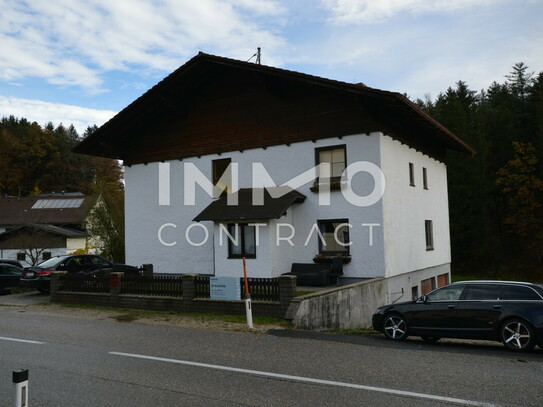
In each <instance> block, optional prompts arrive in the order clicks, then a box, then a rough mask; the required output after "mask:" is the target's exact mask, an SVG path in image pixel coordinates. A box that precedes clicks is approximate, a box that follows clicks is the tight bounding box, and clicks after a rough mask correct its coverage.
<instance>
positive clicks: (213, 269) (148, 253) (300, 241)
mask: <svg viewBox="0 0 543 407" xmlns="http://www.w3.org/2000/svg"><path fill="white" fill-rule="evenodd" d="M380 137H381V133H372V134H370V135H352V136H345V137H342V138H341V139H339V138H337V137H336V138H331V139H325V140H316V142H311V141H309V142H301V143H293V144H291V145H290V146H286V145H282V146H273V147H268V148H266V149H262V148H260V149H250V150H244V151H243V152H240V151H234V152H227V153H223V154H221V155H220V156H219V155H217V154H214V155H206V156H201V157H200V158H197V157H195V158H191V159H184V160H183V161H177V160H173V161H167V162H166V164H169V174H170V182H169V188H170V194H169V198H170V199H169V201H170V202H169V205H159V163H149V164H148V165H144V164H138V165H133V166H131V167H128V168H126V171H125V179H126V199H125V202H126V204H125V205H126V261H127V263H128V264H144V263H152V264H154V269H155V272H157V273H200V274H212V275H217V276H221V275H226V276H228V275H239V274H237V273H239V271H240V270H241V269H240V267H239V265H238V264H237V263H236V262H234V261H227V259H226V257H227V256H225V257H223V259H222V261H220V259H219V258H218V256H219V254H220V253H221V252H222V253H223V254H222V255H224V253H225V250H226V253H227V247H223V248H219V247H217V244H216V243H217V242H216V240H215V238H214V237H213V235H214V234H215V232H216V231H217V229H216V228H215V227H214V225H213V222H200V225H202V226H204V227H205V228H206V229H207V231H208V233H209V238H208V239H207V240H205V242H204V243H203V244H202V245H200V246H191V245H190V244H189V243H188V242H187V241H186V239H185V233H186V230H187V228H188V227H189V226H191V225H192V224H193V222H192V219H193V218H194V217H195V216H196V215H198V214H199V213H200V212H201V211H202V210H203V209H204V208H205V207H207V206H208V205H209V204H210V203H211V201H212V199H211V198H210V197H209V196H208V195H207V194H206V193H205V192H204V191H203V190H202V189H201V188H200V187H196V205H193V206H190V205H184V202H183V197H184V192H183V185H184V165H185V164H188V163H191V164H194V165H195V166H196V167H197V168H198V169H199V170H200V171H201V172H202V173H203V174H204V175H205V176H206V177H207V178H208V179H212V177H211V170H212V160H215V159H223V158H231V159H232V162H233V163H238V164H239V188H248V187H251V186H252V163H254V162H255V163H262V164H263V166H264V167H265V168H266V170H267V171H268V173H269V174H270V176H271V178H272V179H273V180H274V182H275V183H276V184H277V185H279V184H281V183H284V182H286V181H288V180H290V179H292V178H294V177H295V176H297V175H299V174H302V173H303V172H305V171H307V170H309V169H311V168H313V166H314V165H315V149H316V148H319V147H327V146H335V145H346V147H347V164H351V163H353V162H355V161H369V162H372V163H374V164H376V165H378V166H379V165H380V162H379V160H380V153H379V149H380ZM350 182H351V184H352V186H353V189H354V190H355V191H356V193H357V194H359V195H365V194H368V193H369V192H371V190H372V189H373V179H372V178H371V177H370V176H369V175H368V174H366V173H358V174H356V175H354V176H352V177H350ZM312 185H313V182H308V183H307V184H306V185H305V186H303V187H301V188H298V190H299V192H301V193H303V194H304V195H306V196H307V199H306V201H305V202H304V203H303V204H294V205H293V206H292V207H291V208H290V209H289V210H288V211H287V215H288V214H290V215H289V216H291V217H292V219H291V222H292V225H293V226H294V227H295V229H296V235H295V237H294V239H293V242H294V244H295V247H294V248H293V249H292V261H294V262H299V263H311V262H312V261H313V257H314V256H315V255H316V254H317V253H318V237H317V235H316V234H315V233H314V234H313V235H312V237H311V238H310V239H309V241H308V242H307V244H305V243H306V240H307V237H308V235H309V233H310V231H311V227H312V226H313V224H314V223H316V222H317V220H323V219H338V218H347V219H349V222H350V223H352V224H353V229H352V230H351V233H350V236H351V241H352V242H353V245H352V247H351V252H352V261H351V263H350V264H346V265H345V267H344V273H345V275H346V276H348V277H375V276H384V251H383V233H382V228H375V230H374V232H375V233H374V236H373V245H372V246H371V247H370V246H369V233H368V232H369V231H368V228H366V227H363V226H362V223H377V224H382V223H383V219H382V206H381V202H378V203H377V204H375V205H372V206H371V207H363V208H361V207H357V206H353V205H352V204H351V203H349V202H348V201H347V200H346V199H345V197H344V196H343V195H342V193H341V191H332V192H331V205H330V206H320V205H319V203H318V194H316V193H314V192H311V191H310V187H311V186H312ZM164 224H169V226H166V227H165V228H164V229H163V233H162V238H163V241H164V242H166V243H167V244H169V246H167V245H164V244H163V243H161V242H160V241H159V239H158V236H157V234H158V231H159V228H160V227H161V226H162V225H164ZM270 226H271V227H270V228H269V229H270V232H273V230H272V229H273V228H274V226H273V224H271V225H270ZM189 235H190V238H191V239H192V240H193V241H194V242H203V241H204V231H203V230H202V229H201V228H200V227H199V226H198V227H194V228H193V229H192V230H191V232H190V233H189ZM273 237H274V236H273ZM273 240H274V239H272V236H270V238H269V239H268V241H267V242H266V241H263V242H261V245H260V247H258V248H257V258H256V259H255V260H254V261H253V260H250V261H249V265H250V270H255V271H256V273H258V274H255V275H259V276H260V275H262V276H263V274H260V271H259V270H262V271H264V270H265V272H266V273H268V277H272V276H274V275H279V274H282V273H285V272H289V271H290V264H287V261H286V258H285V257H283V254H285V253H286V252H287V251H288V250H290V249H288V250H287V248H286V247H284V248H282V249H280V251H281V254H279V253H277V255H278V256H280V258H281V259H280V260H273V259H272V258H271V255H270V253H271V251H272V249H271V248H270V247H269V244H270V243H275V242H274V241H273ZM283 249H284V250H283ZM214 253H215V258H216V260H217V261H216V262H214V261H213V259H214ZM285 255H286V256H287V258H288V257H289V255H288V254H285ZM274 257H275V255H274ZM261 259H262V261H261ZM267 261H270V262H271V263H270V264H269V265H266V264H267ZM249 274H250V275H251V272H250V273H249Z"/></svg>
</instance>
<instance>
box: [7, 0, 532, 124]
mask: <svg viewBox="0 0 543 407" xmlns="http://www.w3.org/2000/svg"><path fill="white" fill-rule="evenodd" d="M0 10H1V12H0V117H3V116H9V115H14V116H16V117H25V118H27V119H29V120H31V121H37V122H38V123H39V124H41V125H45V124H46V123H48V122H52V123H53V124H54V125H58V124H60V123H62V124H64V125H65V126H69V125H70V124H73V125H74V126H75V127H76V129H77V130H78V131H79V132H80V133H83V131H84V130H85V129H86V128H87V126H89V125H93V124H96V125H101V124H103V123H105V122H106V121H107V120H109V119H110V118H111V117H113V116H114V115H115V114H116V113H117V112H119V111H120V110H122V109H123V108H124V107H126V106H127V105H128V104H130V103H131V102H132V101H133V100H135V99H136V98H138V97H139V96H140V95H141V94H143V93H144V92H145V91H146V90H148V89H149V88H151V87H152V86H154V85H155V84H156V83H157V82H159V81H160V80H162V79H163V78H164V77H165V76H167V75H168V74H169V73H171V72H172V71H174V70H175V69H177V68H178V67H179V66H181V65H183V64H184V63H185V62H187V61H188V60H189V59H191V58H192V57H193V56H195V55H196V54H197V53H198V52H199V51H203V52H205V53H208V54H214V55H219V56H224V57H229V58H235V59H240V60H244V61H246V60H248V59H249V58H251V57H252V56H253V55H254V53H255V52H256V48H257V47H261V48H262V64H263V65H270V66H274V67H279V68H285V69H289V70H294V71H298V72H303V73H307V74H311V75H317V76H321V77H325V78H330V79H335V80H340V81H344V82H348V83H358V82H363V83H364V84H366V85H368V86H371V87H374V88H379V89H384V90H389V91H396V92H400V93H406V94H407V95H409V96H410V97H411V98H412V99H414V98H417V97H420V98H424V97H426V96H427V95H429V96H430V97H431V98H435V97H436V96H437V95H438V94H439V92H442V91H445V90H446V89H447V88H448V87H450V86H454V84H455V83H456V82H457V81H459V80H463V81H465V82H467V84H468V86H469V87H470V88H471V89H473V90H481V89H484V88H487V87H488V86H489V85H490V84H491V83H492V82H494V81H497V82H500V83H502V82H504V81H505V80H506V79H505V75H507V74H508V73H509V72H510V71H511V68H512V66H513V65H514V64H515V63H517V62H521V61H522V62H524V63H525V64H527V65H528V66H529V68H530V71H534V72H536V73H538V72H541V71H543V24H542V23H541V16H543V0H312V1H311V0H288V1H286V0H285V1H283V0H54V1H46V0H28V1H27V0H0ZM252 61H254V58H253V59H252Z"/></svg>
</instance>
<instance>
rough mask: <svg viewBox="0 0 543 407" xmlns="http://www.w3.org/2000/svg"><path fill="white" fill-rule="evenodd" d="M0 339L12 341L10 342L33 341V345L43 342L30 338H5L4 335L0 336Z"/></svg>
mask: <svg viewBox="0 0 543 407" xmlns="http://www.w3.org/2000/svg"><path fill="white" fill-rule="evenodd" d="M0 340H2V341H12V342H23V343H33V344H34V345H43V344H44V343H45V342H40V341H31V340H30V339H18V338H7V337H5V336H0Z"/></svg>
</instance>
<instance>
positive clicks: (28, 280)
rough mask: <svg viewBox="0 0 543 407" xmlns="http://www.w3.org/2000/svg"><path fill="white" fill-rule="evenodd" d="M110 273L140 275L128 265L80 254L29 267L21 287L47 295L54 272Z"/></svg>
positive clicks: (55, 258) (22, 278) (22, 279)
mask: <svg viewBox="0 0 543 407" xmlns="http://www.w3.org/2000/svg"><path fill="white" fill-rule="evenodd" d="M105 270H108V271H122V272H125V273H127V274H138V269H137V268H136V267H133V266H127V265H126V264H115V263H112V262H110V261H109V260H106V259H104V258H103V257H100V256H95V255H92V254H79V255H67V256H58V257H52V258H50V259H49V260H45V261H44V262H42V263H40V264H38V265H37V266H34V267H27V268H25V269H24V271H23V274H22V275H21V287H27V288H36V289H37V290H38V291H41V292H43V293H47V292H49V290H50V286H51V277H50V274H51V273H52V272H53V271H66V272H67V273H79V274H100V273H101V272H105Z"/></svg>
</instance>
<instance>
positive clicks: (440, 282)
mask: <svg viewBox="0 0 543 407" xmlns="http://www.w3.org/2000/svg"><path fill="white" fill-rule="evenodd" d="M447 284H449V273H445V274H440V275H439V276H437V286H438V287H443V286H444V285H447Z"/></svg>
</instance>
